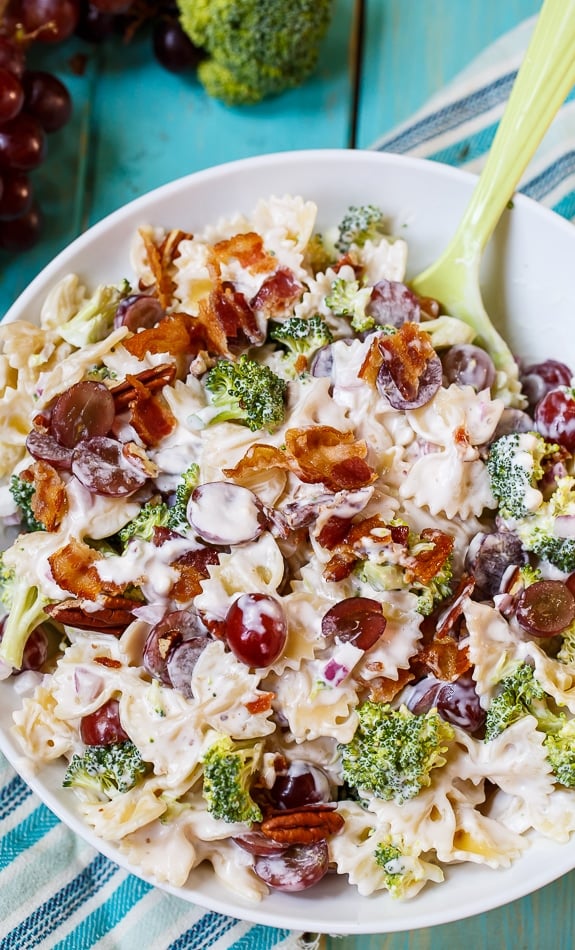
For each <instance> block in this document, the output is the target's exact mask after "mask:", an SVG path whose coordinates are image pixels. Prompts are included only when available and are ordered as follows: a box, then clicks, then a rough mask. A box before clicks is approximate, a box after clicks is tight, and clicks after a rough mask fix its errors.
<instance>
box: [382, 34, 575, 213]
mask: <svg viewBox="0 0 575 950" xmlns="http://www.w3.org/2000/svg"><path fill="white" fill-rule="evenodd" d="M535 21H536V17H531V18H530V19H528V20H525V22H524V23H522V24H520V26H518V27H516V29H514V30H511V31H510V32H509V33H506V34H505V35H504V36H502V37H501V39H499V40H497V41H496V42H495V43H493V44H492V45H491V46H489V47H488V48H487V49H486V50H485V51H484V52H483V53H482V54H481V55H480V56H478V57H477V58H476V59H475V60H474V61H473V63H472V64H471V65H470V66H469V67H468V68H467V69H465V70H464V71H463V72H462V73H460V74H459V75H458V76H457V77H456V78H455V79H454V80H453V81H452V82H451V83H450V84H449V85H448V86H446V87H445V88H444V89H442V90H441V91H440V92H438V93H437V94H436V95H435V96H434V97H433V98H432V99H430V100H429V102H428V103H427V104H426V105H425V106H424V107H423V108H422V109H421V110H420V111H419V112H417V113H416V114H415V115H413V116H412V117H411V118H410V119H409V120H408V121H407V122H405V123H403V124H402V125H401V126H399V127H398V128H396V129H394V130H393V131H392V132H391V133H389V134H387V135H384V136H382V137H381V138H380V139H378V140H377V141H376V142H375V143H374V144H373V145H372V148H373V149H375V150H377V151H385V152H398V153H401V154H405V155H416V156H419V157H420V158H428V159H432V160H433V161H437V162H443V163H444V164H446V165H456V166H457V167H459V168H464V169H466V170H467V171H470V172H479V171H481V168H482V166H483V163H484V160H485V157H486V154H487V152H488V151H489V148H490V146H491V143H492V141H493V137H494V135H495V131H496V129H497V124H498V122H499V119H500V118H501V115H502V113H503V109H504V108H505V103H506V101H507V98H508V96H509V93H510V92H511V87H512V85H513V81H514V79H515V75H516V73H517V70H518V68H519V66H520V64H521V61H522V59H523V55H524V52H525V49H526V47H527V44H528V42H529V39H530V38H531V34H532V32H533V28H534V26H535ZM519 190H520V191H521V192H523V193H524V194H526V195H528V196H529V197H530V198H533V199H535V200H536V201H539V202H541V203H542V204H544V205H546V206H547V207H548V208H552V209H553V211H555V212H557V213H558V214H560V215H562V216H563V217H565V218H568V219H569V220H574V219H575V90H574V91H572V92H571V94H570V95H569V96H568V98H567V100H566V102H565V104H564V105H563V107H562V109H561V110H560V111H559V113H558V115H557V116H556V118H555V119H554V120H553V122H552V124H551V126H550V128H549V130H548V132H547V134H546V136H545V139H544V141H543V143H542V144H541V146H540V147H539V149H538V151H537V152H536V154H535V156H534V157H533V159H532V160H531V162H530V164H529V166H528V168H527V170H526V172H525V174H524V176H523V178H522V180H521V182H520V185H519Z"/></svg>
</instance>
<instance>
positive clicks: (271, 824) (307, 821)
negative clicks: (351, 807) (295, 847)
mask: <svg viewBox="0 0 575 950" xmlns="http://www.w3.org/2000/svg"><path fill="white" fill-rule="evenodd" d="M343 825H344V821H343V818H342V816H341V815H340V814H339V812H337V811H334V809H333V808H332V807H330V806H329V805H326V806H325V807H323V808H322V807H319V808H318V807H317V806H316V807H313V808H309V809H306V808H302V809H301V810H299V811H298V810H296V811H286V812H283V813H280V814H275V815H272V817H271V818H266V819H265V820H264V821H262V823H261V832H262V834H264V835H265V836H266V838H271V839H272V841H277V842H279V843H280V844H288V845H292V844H313V843H314V842H315V841H323V840H324V839H325V838H328V837H329V836H330V835H334V834H336V833H337V832H338V831H341V829H342V828H343Z"/></svg>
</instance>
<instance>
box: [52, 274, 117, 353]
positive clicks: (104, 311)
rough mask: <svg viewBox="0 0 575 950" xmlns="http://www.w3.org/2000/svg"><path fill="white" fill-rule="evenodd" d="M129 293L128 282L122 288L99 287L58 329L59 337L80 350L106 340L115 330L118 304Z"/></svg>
mask: <svg viewBox="0 0 575 950" xmlns="http://www.w3.org/2000/svg"><path fill="white" fill-rule="evenodd" d="M129 292H130V285H129V284H128V282H127V281H124V283H123V284H122V285H121V286H120V287H115V286H107V285H102V286H100V287H98V288H97V290H96V291H95V292H94V294H93V295H92V296H91V297H90V298H89V300H87V301H86V302H85V303H84V304H83V305H82V306H81V307H80V309H79V310H78V312H77V313H76V314H75V315H74V316H73V317H71V318H70V320H68V321H67V322H66V323H62V324H60V326H59V327H58V328H57V330H58V333H59V335H60V336H61V337H62V339H63V340H65V341H66V343H70V344H71V346H75V347H78V348H80V347H83V346H87V345H88V344H90V343H98V342H99V341H100V340H103V339H105V337H107V336H108V334H109V333H110V332H111V330H112V329H113V326H114V316H115V314H116V310H117V308H118V304H119V303H120V301H121V300H123V298H124V297H125V296H126V295H127V294H128V293H129Z"/></svg>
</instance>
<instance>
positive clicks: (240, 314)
mask: <svg viewBox="0 0 575 950" xmlns="http://www.w3.org/2000/svg"><path fill="white" fill-rule="evenodd" d="M208 304H209V306H210V308H211V313H212V317H213V319H215V320H217V322H218V324H219V326H220V327H221V329H222V331H223V333H224V334H225V336H226V339H227V341H228V343H230V344H232V345H236V346H238V345H239V346H241V345H245V343H246V342H247V343H250V344H252V346H257V345H258V344H260V343H263V341H264V337H265V334H264V333H263V331H262V329H261V327H260V326H259V324H258V322H257V320H256V316H255V313H254V311H253V310H252V308H251V307H250V305H249V303H248V302H247V300H246V298H245V297H244V295H243V294H242V293H240V291H239V290H235V289H234V287H233V285H232V284H230V283H227V282H226V283H222V284H218V285H217V286H216V287H215V288H214V290H213V291H212V292H211V294H210V295H209V298H208Z"/></svg>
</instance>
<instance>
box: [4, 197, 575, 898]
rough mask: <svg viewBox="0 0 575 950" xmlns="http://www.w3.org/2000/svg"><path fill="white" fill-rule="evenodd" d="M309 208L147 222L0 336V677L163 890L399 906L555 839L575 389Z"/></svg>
mask: <svg viewBox="0 0 575 950" xmlns="http://www.w3.org/2000/svg"><path fill="white" fill-rule="evenodd" d="M316 214H317V208H316V206H315V205H314V203H313V202H312V201H311V200H308V199H305V198H302V197H293V196H289V195H286V196H283V197H275V196H274V197H270V198H268V199H266V200H261V201H260V202H259V204H258V205H257V206H256V208H255V209H254V210H253V212H252V213H251V214H250V215H248V216H243V215H239V214H237V215H235V216H234V217H232V218H230V219H226V220H221V221H218V222H216V223H214V224H213V225H212V226H210V227H208V228H205V229H204V230H202V231H199V232H197V233H187V232H184V231H182V230H168V229H166V228H163V227H153V226H149V225H146V226H142V227H141V228H140V229H139V230H138V233H137V234H136V235H135V236H134V240H133V244H132V248H131V260H130V271H131V273H130V274H129V275H127V276H126V278H125V280H123V281H122V282H121V283H120V284H114V285H101V286H98V287H88V286H85V285H84V283H83V282H82V281H81V280H80V278H79V277H78V276H77V275H74V274H70V275H68V276H67V277H65V278H64V279H63V280H61V281H60V282H59V283H58V284H57V285H56V286H54V287H53V288H52V290H51V292H50V293H49V294H48V296H47V298H46V300H45V302H44V304H43V307H42V311H41V313H40V314H39V319H38V322H37V323H33V322H30V323H28V322H25V321H17V322H13V323H9V324H3V325H0V344H1V353H0V385H1V387H2V388H1V398H0V410H1V417H0V443H1V445H2V452H1V453H0V467H1V472H0V475H1V477H2V486H1V487H0V516H1V517H2V519H3V522H4V525H5V527H6V531H7V532H11V536H10V540H11V543H10V545H9V547H8V548H7V549H6V550H5V551H4V553H3V554H2V557H1V563H0V573H1V576H0V583H1V597H2V601H3V603H4V605H5V616H4V619H3V621H2V631H1V641H0V664H1V666H0V675H1V676H2V677H3V678H8V677H10V678H11V679H12V681H13V684H14V689H15V690H16V691H17V692H18V694H19V695H20V697H21V702H20V708H19V709H18V711H17V712H16V713H15V714H14V726H13V728H14V732H15V734H16V735H17V737H18V739H19V741H20V743H21V745H22V748H23V750H24V752H25V754H26V756H27V757H28V758H29V760H30V761H31V762H32V763H34V765H35V767H37V768H41V767H42V765H43V764H45V763H48V762H50V761H61V762H62V773H63V784H64V786H65V787H66V788H67V789H68V790H69V795H70V796H71V798H73V799H74V801H75V808H76V810H77V812H78V813H79V815H80V816H81V817H82V819H83V820H84V821H85V822H86V824H87V825H88V826H89V827H90V828H91V829H92V830H93V832H94V833H95V834H96V835H97V836H99V837H100V838H102V839H104V840H106V841H110V842H113V843H114V844H115V845H116V846H117V847H118V848H119V849H120V851H121V853H123V854H124V855H125V857H126V859H127V860H128V861H129V862H131V864H132V865H134V866H136V867H138V868H139V869H140V870H141V871H142V873H144V874H146V875H148V876H150V877H151V878H152V879H153V880H155V881H156V882H157V883H160V884H161V883H168V884H170V885H173V886H182V885H184V884H185V883H186V882H187V881H188V880H190V876H191V875H193V873H194V869H195V868H196V867H198V866H199V865H200V864H202V863H203V862H209V863H210V864H211V865H212V867H213V870H214V872H215V874H216V875H217V876H218V877H219V878H221V880H222V881H223V882H224V883H225V885H226V886H227V887H228V888H230V889H231V890H232V891H234V892H236V893H238V894H241V895H242V896H243V897H244V898H247V899H250V900H259V899H261V898H263V897H265V895H266V894H267V893H268V892H269V890H270V888H271V889H279V890H282V891H287V892H296V891H300V890H302V889H304V888H308V887H311V886H313V885H314V884H316V883H317V882H318V881H319V880H320V879H321V878H322V877H323V876H324V875H325V874H326V873H328V872H329V873H337V874H340V875H344V876H347V880H348V881H349V883H350V885H353V886H355V887H356V888H357V890H358V892H359V894H361V895H363V896H367V895H371V894H374V893H376V892H381V891H386V892H388V893H389V894H390V895H391V896H392V897H394V898H401V899H406V898H411V897H414V896H415V895H416V894H417V893H418V892H419V891H420V890H421V888H423V887H424V886H425V885H426V884H428V883H432V884H433V883H435V884H437V883H440V882H441V881H443V879H444V875H445V873H446V869H447V868H448V867H449V866H450V865H453V864H459V863H462V862H471V863H474V864H483V865H487V866H489V867H491V868H501V867H508V866H509V865H510V864H511V863H512V862H513V861H514V860H515V859H516V858H518V857H519V856H520V855H521V853H522V852H523V851H524V850H525V849H526V848H528V847H529V844H530V839H531V837H532V835H533V833H538V834H540V835H543V836H546V837H549V838H553V839H555V840H557V841H562V842H567V841H568V840H569V838H570V835H571V833H572V831H573V830H574V829H575V470H574V466H573V452H574V451H575V421H574V420H575V393H574V390H573V388H572V387H573V382H572V373H571V370H570V368H569V367H567V366H565V365H564V364H562V363H559V362H557V361H553V360H545V361H543V362H541V363H539V364H534V365H531V366H520V365H516V364H513V365H511V366H508V367H505V368H503V369H502V368H501V366H499V365H495V364H494V362H493V360H492V358H491V356H490V354H489V353H488V352H487V350H485V349H484V348H482V347H481V345H480V344H481V341H480V340H476V339H475V338H474V331H473V330H472V329H471V328H470V327H468V326H467V325H466V324H464V323H463V322H461V321H460V320H458V319H456V318H454V317H452V316H449V315H447V314H445V313H443V312H442V308H441V304H440V303H439V302H438V301H435V300H430V299H424V298H420V297H418V296H417V295H416V294H415V293H414V292H413V291H412V290H411V289H410V288H409V286H408V284H407V283H406V266H407V251H408V248H407V244H406V242H405V241H404V240H402V239H400V238H397V237H394V236H392V235H390V234H388V233H387V227H386V222H385V216H384V214H383V213H382V211H381V210H380V209H378V208H377V207H375V206H371V205H369V206H362V207H352V208H349V210H348V211H347V213H346V215H345V217H344V218H343V220H342V221H340V222H339V223H334V227H333V228H332V229H331V230H328V231H325V232H324V233H321V234H320V233H318V232H317V230H316Z"/></svg>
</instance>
